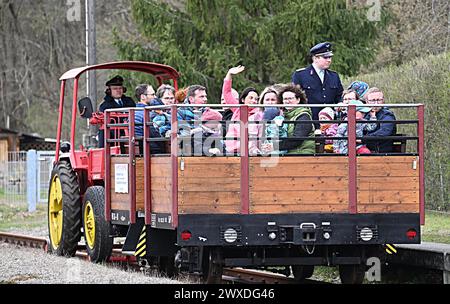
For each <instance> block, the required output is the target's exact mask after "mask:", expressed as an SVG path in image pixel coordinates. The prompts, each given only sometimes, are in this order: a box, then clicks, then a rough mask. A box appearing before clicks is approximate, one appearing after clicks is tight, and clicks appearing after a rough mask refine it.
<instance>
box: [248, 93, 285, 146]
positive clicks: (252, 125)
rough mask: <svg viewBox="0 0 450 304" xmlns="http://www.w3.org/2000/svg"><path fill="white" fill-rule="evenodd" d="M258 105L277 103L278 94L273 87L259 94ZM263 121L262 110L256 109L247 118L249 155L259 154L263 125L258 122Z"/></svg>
mask: <svg viewBox="0 0 450 304" xmlns="http://www.w3.org/2000/svg"><path fill="white" fill-rule="evenodd" d="M259 103H260V104H264V105H274V104H277V103H279V100H278V92H277V91H276V90H275V89H274V86H270V87H266V88H265V89H264V90H263V91H262V92H261V95H260V96H259ZM263 119H264V108H257V111H256V112H254V114H252V115H251V116H250V117H249V118H248V122H249V124H248V136H249V142H248V144H249V145H248V153H249V155H258V154H261V144H262V138H263V136H264V125H263V124H262V123H260V122H262V121H263ZM274 151H275V150H274ZM274 151H272V152H271V154H274ZM276 153H278V152H276Z"/></svg>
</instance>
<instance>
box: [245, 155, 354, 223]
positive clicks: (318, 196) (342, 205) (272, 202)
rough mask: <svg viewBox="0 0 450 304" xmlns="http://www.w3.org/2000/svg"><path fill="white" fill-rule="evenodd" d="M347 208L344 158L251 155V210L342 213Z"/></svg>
mask: <svg viewBox="0 0 450 304" xmlns="http://www.w3.org/2000/svg"><path fill="white" fill-rule="evenodd" d="M347 210H348V162H347V158H344V157H338V156H336V157H312V156H311V157H302V156H300V157H278V158H275V157H271V158H269V157H263V158H251V160H250V213H252V214H261V213H310V212H337V213H342V212H347Z"/></svg>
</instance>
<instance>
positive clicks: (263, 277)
mask: <svg viewBox="0 0 450 304" xmlns="http://www.w3.org/2000/svg"><path fill="white" fill-rule="evenodd" d="M0 242H3V243H7V244H11V245H16V246H23V247H28V248H36V249H42V250H44V251H46V252H47V251H48V246H49V244H48V240H47V239H45V238H39V237H32V236H27V235H21V234H14V233H5V232H0ZM75 256H76V257H78V258H81V259H89V257H88V255H87V253H86V251H85V250H84V246H83V245H79V246H78V249H77V252H76V254H75ZM109 261H110V262H112V263H116V264H119V266H121V265H122V266H123V265H127V266H129V267H131V268H134V269H136V270H141V269H142V267H141V266H140V265H138V262H137V260H136V258H135V257H133V256H128V255H123V254H122V252H121V250H120V248H114V249H113V252H112V255H111V257H110V260H109ZM222 282H223V283H224V284H236V283H242V284H297V283H298V281H296V280H295V279H293V278H288V277H286V276H284V275H281V274H276V273H269V272H264V271H259V270H249V269H236V268H233V269H230V268H224V270H223V275H222ZM304 282H305V283H322V282H319V281H313V280H305V281H304ZM302 283H303V282H302Z"/></svg>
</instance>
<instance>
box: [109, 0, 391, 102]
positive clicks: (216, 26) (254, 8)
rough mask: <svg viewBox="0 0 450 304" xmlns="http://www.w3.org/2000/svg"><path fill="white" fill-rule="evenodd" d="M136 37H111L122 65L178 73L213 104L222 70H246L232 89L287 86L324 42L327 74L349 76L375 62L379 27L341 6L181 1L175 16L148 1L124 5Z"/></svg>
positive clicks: (330, 2)
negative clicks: (328, 45)
mask: <svg viewBox="0 0 450 304" xmlns="http://www.w3.org/2000/svg"><path fill="white" fill-rule="evenodd" d="M132 12H133V18H134V20H135V22H136V23H137V25H138V29H139V31H140V33H141V35H142V37H139V41H125V40H122V39H120V38H119V37H118V36H117V35H116V39H115V45H116V46H117V47H118V50H119V54H120V56H121V57H122V59H128V60H145V61H155V62H159V63H164V64H168V65H171V66H173V67H174V68H176V69H177V70H178V71H180V72H181V74H182V78H181V85H182V86H183V85H189V84H194V83H198V84H202V85H205V86H207V87H208V89H209V94H210V95H213V97H215V98H218V96H220V88H221V85H222V79H223V77H224V76H225V73H226V71H227V70H228V68H229V67H231V66H235V65H237V64H243V65H245V66H246V72H245V73H243V74H242V76H240V77H236V80H235V82H234V85H233V86H234V87H235V88H237V89H238V90H242V88H244V87H245V86H249V85H252V86H256V87H257V88H260V89H261V88H262V87H264V86H266V85H269V84H273V83H287V82H290V79H291V74H292V72H293V71H294V70H295V69H297V68H300V67H303V66H306V65H307V64H308V62H307V59H308V53H309V49H310V48H311V47H312V46H313V45H315V44H316V43H319V42H322V41H330V42H332V43H333V45H334V50H335V52H336V53H335V54H336V55H335V56H334V59H333V60H334V62H333V65H332V68H333V69H334V70H336V71H337V72H339V73H340V74H342V75H348V76H349V75H354V74H355V73H357V72H358V70H359V68H360V66H361V65H365V64H367V63H369V62H370V61H371V60H372V59H373V58H374V55H375V52H376V49H375V48H374V43H373V41H374V40H375V39H376V37H377V31H378V30H379V27H381V26H380V25H381V24H383V22H380V23H377V22H371V21H370V20H368V18H367V17H366V10H365V9H350V8H347V7H346V1H345V0H294V1H292V0H277V1H263V0H252V1H243V0H187V1H186V5H185V7H184V9H176V8H174V7H173V6H170V5H168V4H166V3H163V2H161V1H156V0H132Z"/></svg>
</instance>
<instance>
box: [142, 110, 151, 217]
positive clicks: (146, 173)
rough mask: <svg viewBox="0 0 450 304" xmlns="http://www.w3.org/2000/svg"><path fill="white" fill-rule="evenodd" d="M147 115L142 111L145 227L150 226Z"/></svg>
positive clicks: (146, 111)
mask: <svg viewBox="0 0 450 304" xmlns="http://www.w3.org/2000/svg"><path fill="white" fill-rule="evenodd" d="M149 113H150V111H149V110H148V109H144V126H143V128H144V138H143V147H144V214H145V225H150V224H151V212H152V183H151V181H152V167H151V166H152V158H151V146H150V142H149V141H147V138H150V125H149Z"/></svg>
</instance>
